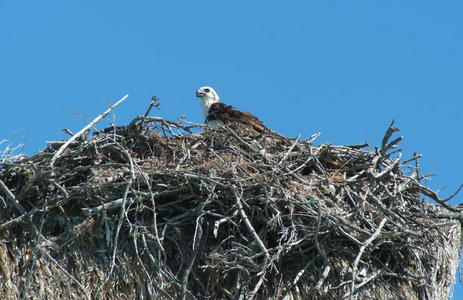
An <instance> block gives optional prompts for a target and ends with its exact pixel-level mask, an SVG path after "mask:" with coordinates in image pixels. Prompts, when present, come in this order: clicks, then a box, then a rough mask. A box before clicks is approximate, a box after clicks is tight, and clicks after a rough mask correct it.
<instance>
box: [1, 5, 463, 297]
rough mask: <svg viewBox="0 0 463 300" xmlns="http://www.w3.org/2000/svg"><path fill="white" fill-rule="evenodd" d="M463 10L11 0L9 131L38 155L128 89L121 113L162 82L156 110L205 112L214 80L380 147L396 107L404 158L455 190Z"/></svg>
mask: <svg viewBox="0 0 463 300" xmlns="http://www.w3.org/2000/svg"><path fill="white" fill-rule="evenodd" d="M462 11H463V2H461V1H427V0H421V1H371V0H369V1H367V0H365V1H291V2H283V1H254V2H252V1H227V2H225V1H29V2H24V1H6V0H0V88H1V98H2V100H1V111H0V116H1V121H0V124H1V126H0V140H2V139H6V140H10V141H13V144H18V143H24V144H25V148H24V150H23V152H24V153H26V154H28V155H32V154H34V153H36V152H37V151H39V150H41V149H43V148H44V146H45V141H53V140H60V139H65V138H67V136H66V135H65V134H64V133H62V131H61V129H62V128H69V129H70V130H71V131H73V132H77V131H79V129H81V128H82V127H84V126H85V125H86V124H87V123H88V121H89V120H91V119H93V118H94V117H96V116H97V115H99V114H100V113H102V112H103V111H104V110H106V108H107V105H108V102H112V103H114V102H115V101H117V100H118V99H120V98H122V97H123V96H124V95H125V94H127V93H128V94H130V97H129V98H128V99H127V100H126V101H125V102H124V103H122V104H121V105H120V106H119V107H118V108H117V109H116V111H115V117H114V118H115V122H116V123H117V124H118V125H123V124H127V123H128V122H129V121H130V120H131V119H132V118H134V117H135V116H136V115H138V114H143V113H144V112H145V111H146V108H147V107H148V104H149V101H150V98H151V96H152V95H154V94H156V95H157V96H158V97H159V98H160V102H161V111H159V112H155V113H156V114H159V115H160V116H162V117H165V118H169V119H173V120H175V119H176V118H178V117H180V116H182V115H186V116H187V120H190V121H195V122H202V120H203V117H202V114H201V110H200V106H199V101H198V99H197V98H195V95H194V93H195V91H196V89H197V88H198V87H200V86H202V85H211V86H213V87H214V88H215V89H216V90H217V92H218V93H219V95H220V96H221V98H222V100H223V101H224V102H226V103H228V104H232V105H234V106H236V107H237V108H239V109H242V110H247V111H251V112H253V113H254V114H256V115H257V116H258V117H259V118H260V119H262V120H263V121H264V122H265V123H266V125H267V126H268V127H270V128H272V129H273V130H275V131H278V132H280V133H283V134H285V135H288V136H296V135H297V134H298V133H300V134H301V135H302V137H308V136H309V135H311V134H312V133H315V132H321V133H322V136H321V137H320V138H319V139H318V141H319V142H329V143H333V144H357V143H362V142H364V141H368V142H370V143H372V144H373V145H379V144H380V141H381V138H382V136H383V133H384V131H385V129H386V128H387V126H388V125H389V123H390V122H391V120H392V119H395V120H396V125H397V126H398V127H400V128H401V133H400V134H401V135H403V136H404V137H405V140H404V141H403V142H402V143H401V147H402V148H403V149H404V157H405V158H408V157H410V156H411V154H412V153H413V152H418V153H421V154H423V158H422V160H421V166H422V168H423V169H424V172H425V173H427V172H432V173H434V174H436V175H437V177H434V178H433V180H432V181H430V182H429V185H430V186H431V187H432V188H434V189H438V188H440V187H442V186H444V185H447V188H446V189H444V190H443V191H442V193H441V195H442V197H446V196H448V195H450V194H451V193H452V192H453V191H454V190H455V189H456V188H457V187H458V186H459V185H460V184H461V183H463V176H462V175H461V173H460V170H461V169H463V162H462V160H461V151H462V150H461V149H462V148H463V140H462V134H461V131H462V129H463V128H462V127H463V126H462V119H463V104H462V103H463V84H462V83H463V54H462V53H463V38H462V37H463V18H462V17H461V13H462ZM111 120H112V119H111V118H109V119H108V120H105V121H102V122H101V123H100V124H99V125H98V126H99V127H100V128H103V127H104V126H107V125H108V124H109V121H111ZM5 145H6V143H3V144H0V150H1V149H4V147H5ZM459 202H463V201H462V196H461V195H459V196H457V197H456V198H455V199H454V201H453V202H452V203H459ZM459 297H463V288H462V287H461V284H458V285H457V287H456V289H455V298H456V299H458V298H459Z"/></svg>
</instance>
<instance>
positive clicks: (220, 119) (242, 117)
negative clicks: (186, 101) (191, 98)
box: [196, 86, 267, 133]
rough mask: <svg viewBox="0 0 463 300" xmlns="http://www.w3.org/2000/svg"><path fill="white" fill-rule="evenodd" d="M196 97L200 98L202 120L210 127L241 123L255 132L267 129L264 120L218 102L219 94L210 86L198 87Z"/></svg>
mask: <svg viewBox="0 0 463 300" xmlns="http://www.w3.org/2000/svg"><path fill="white" fill-rule="evenodd" d="M196 97H198V98H200V99H201V109H202V111H203V114H204V118H205V121H204V122H205V123H206V124H207V125H208V126H209V127H210V128H215V127H218V126H220V125H223V124H228V123H241V124H244V125H245V126H247V127H249V128H251V129H253V130H254V131H256V132H257V133H262V132H263V131H265V130H266V129H267V127H265V125H264V122H262V121H261V120H259V119H258V118H257V117H256V116H254V115H253V114H251V113H249V112H246V111H241V110H237V109H235V108H234V107H233V106H231V105H227V104H224V103H222V102H219V100H220V98H219V95H218V94H217V92H216V91H215V90H214V89H213V88H211V87H210V86H203V87H200V88H199V89H198V90H197V91H196Z"/></svg>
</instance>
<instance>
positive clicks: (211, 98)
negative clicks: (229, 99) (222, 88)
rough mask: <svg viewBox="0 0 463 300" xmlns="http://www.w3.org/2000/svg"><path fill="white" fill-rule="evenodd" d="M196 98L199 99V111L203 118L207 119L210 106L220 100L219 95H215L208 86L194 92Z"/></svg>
mask: <svg viewBox="0 0 463 300" xmlns="http://www.w3.org/2000/svg"><path fill="white" fill-rule="evenodd" d="M196 97H198V98H200V99H201V109H202V111H203V114H204V117H205V118H206V117H207V114H208V111H209V108H210V107H211V105H212V104H214V103H216V102H219V99H220V98H219V95H217V92H216V91H215V90H214V89H213V88H211V87H209V86H203V87H200V88H199V89H198V90H197V91H196Z"/></svg>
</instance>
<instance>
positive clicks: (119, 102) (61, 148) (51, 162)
mask: <svg viewBox="0 0 463 300" xmlns="http://www.w3.org/2000/svg"><path fill="white" fill-rule="evenodd" d="M127 97H129V95H128V94H127V95H125V96H124V97H123V98H122V99H121V100H119V101H117V102H116V103H115V104H114V105H111V106H110V107H109V108H108V109H107V110H106V111H105V112H104V113H102V114H101V115H99V116H98V117H96V118H95V119H94V120H93V121H92V122H90V123H89V124H88V125H87V126H85V127H84V128H82V129H81V130H80V131H79V132H78V133H76V134H75V135H73V136H72V137H71V138H70V139H69V140H67V142H66V143H64V144H63V145H62V146H61V147H60V148H59V149H58V151H56V153H55V155H53V157H52V158H51V160H50V167H51V168H53V165H54V164H55V161H56V159H57V158H58V157H59V156H60V155H61V153H63V151H64V149H66V148H67V146H69V144H70V143H72V142H73V141H74V140H75V139H77V138H78V137H79V136H81V135H82V134H83V133H84V132H85V131H87V130H88V129H89V128H91V127H92V126H93V125H95V124H96V123H98V122H99V121H100V120H101V119H103V118H104V117H106V116H107V115H108V114H109V113H110V112H111V111H112V110H113V109H114V108H115V107H116V106H118V105H119V104H121V103H122V102H123V101H124V100H125V99H127Z"/></svg>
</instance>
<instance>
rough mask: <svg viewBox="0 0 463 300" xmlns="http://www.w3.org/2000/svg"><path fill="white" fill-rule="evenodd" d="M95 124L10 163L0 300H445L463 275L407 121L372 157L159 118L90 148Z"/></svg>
mask: <svg viewBox="0 0 463 300" xmlns="http://www.w3.org/2000/svg"><path fill="white" fill-rule="evenodd" d="M153 103H154V102H153ZM111 109H112V108H111ZM108 112H109V111H108ZM102 117H104V114H103V115H102ZM102 117H101V118H102ZM101 118H100V119H101ZM96 122H97V121H95V122H92V123H91V124H90V126H87V127H86V128H83V130H81V131H80V132H79V133H78V134H75V135H73V137H72V138H71V139H69V140H68V141H65V142H53V143H51V144H49V146H48V147H47V148H46V149H45V150H44V151H42V152H40V153H38V154H36V155H34V156H32V157H28V158H25V157H21V158H20V159H11V160H4V162H3V163H2V164H1V167H0V197H1V199H0V200H2V203H3V207H2V209H1V212H0V232H1V233H2V237H3V238H4V240H5V241H8V243H7V244H8V245H9V246H8V247H9V248H8V249H6V248H5V249H6V250H5V249H3V248H2V249H3V250H2V249H0V258H1V257H3V255H6V254H5V253H4V252H8V253H13V254H9V255H13V256H14V259H13V262H11V268H10V269H8V268H7V271H5V274H6V275H4V276H5V277H7V278H8V280H3V281H2V283H0V284H1V285H2V288H1V289H0V290H3V292H1V295H0V296H3V297H5V296H32V295H35V296H37V295H39V294H40V293H42V292H43V289H44V286H46V287H47V288H48V290H49V291H56V292H57V293H58V294H55V295H61V296H63V297H65V296H70V297H72V295H74V294H76V293H77V294H78V295H81V296H82V295H83V297H85V298H88V299H91V298H107V297H120V296H121V295H125V296H126V297H129V298H131V297H152V298H156V299H205V298H210V299H216V298H223V299H269V298H271V299H309V298H318V297H327V298H339V297H344V298H350V299H355V298H357V297H361V298H365V297H367V298H368V297H372V298H376V297H377V296H378V295H382V296H384V293H385V292H387V293H388V294H390V295H391V299H392V298H401V297H406V298H409V297H412V298H428V297H429V298H433V297H434V296H435V295H437V294H436V293H438V291H442V289H443V287H448V286H449V285H450V283H451V282H452V280H453V278H454V267H453V266H454V264H455V259H453V258H452V256H451V255H450V253H452V251H453V250H454V249H455V248H458V247H459V245H456V244H455V243H454V242H455V241H456V240H457V238H456V236H457V234H459V222H455V221H454V220H461V212H460V210H459V209H458V208H456V207H453V206H451V205H449V204H447V201H448V200H449V199H441V198H439V196H438V194H437V193H436V192H434V191H432V190H430V189H429V188H427V187H426V186H424V185H422V183H421V182H422V180H423V179H424V178H425V176H423V175H422V174H421V171H420V168H419V164H418V160H419V158H420V156H419V155H414V156H413V157H411V158H408V159H405V160H403V159H402V157H401V152H400V150H399V149H397V148H396V147H397V144H398V143H399V142H400V140H401V139H402V137H398V138H395V139H393V140H392V141H391V138H392V136H393V134H394V133H395V132H396V131H398V128H396V127H395V126H394V124H391V125H390V126H389V128H388V129H387V131H386V134H385V135H384V138H383V141H382V145H381V146H380V147H378V148H375V149H374V150H365V149H366V148H367V147H368V146H369V145H368V144H365V145H352V146H334V145H329V144H322V145H319V146H316V147H315V146H313V143H314V141H315V140H316V139H317V138H318V136H319V135H318V134H315V135H313V136H311V137H310V138H308V139H306V140H301V139H300V138H299V137H297V138H286V137H284V136H281V135H279V134H277V133H275V132H272V131H267V132H264V133H262V134H258V135H256V134H254V133H251V132H250V131H249V130H248V129H247V128H245V127H243V126H240V125H238V124H234V125H232V124H230V125H229V126H222V127H219V128H216V129H206V128H204V127H203V126H202V125H199V124H193V123H190V122H187V121H185V120H179V121H177V122H174V121H169V120H164V119H162V118H159V117H149V116H147V114H145V115H142V116H138V117H136V118H135V119H134V120H133V121H132V122H131V123H130V124H129V125H127V126H119V127H115V126H114V127H110V128H106V129H104V130H101V131H98V130H96V129H95V130H94V135H93V136H91V137H89V136H87V135H88V132H89V130H90V129H91V127H92V126H94V125H95V123H96ZM200 130H202V131H200ZM452 196H453V195H452ZM458 242H459V240H458ZM2 251H3V252H2ZM457 260H458V259H457ZM5 265H7V264H5ZM13 266H14V267H13ZM47 270H48V271H47ZM51 279H53V280H51ZM63 285H64V286H66V287H67V289H65V290H63V289H62V286H63ZM13 287H21V288H16V289H15V288H13ZM73 293H74V294H73Z"/></svg>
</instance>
